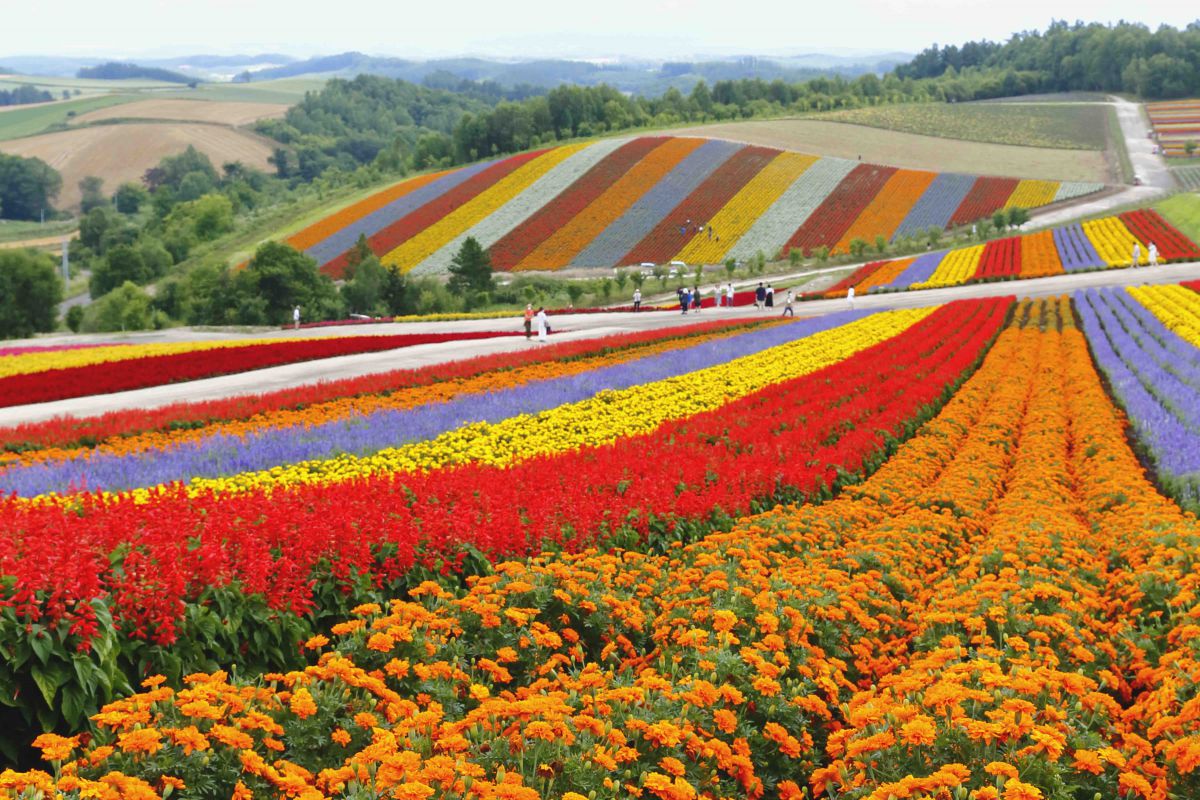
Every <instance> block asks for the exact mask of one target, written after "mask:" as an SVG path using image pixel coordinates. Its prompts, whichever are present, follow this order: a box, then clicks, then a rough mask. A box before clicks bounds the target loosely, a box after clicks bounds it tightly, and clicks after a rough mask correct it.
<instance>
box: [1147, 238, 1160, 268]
mask: <svg viewBox="0 0 1200 800" xmlns="http://www.w3.org/2000/svg"><path fill="white" fill-rule="evenodd" d="M1148 252H1149V256H1150V266H1152V267H1157V266H1158V245H1156V244H1155V243H1154V242H1151V243H1150V249H1149V251H1148Z"/></svg>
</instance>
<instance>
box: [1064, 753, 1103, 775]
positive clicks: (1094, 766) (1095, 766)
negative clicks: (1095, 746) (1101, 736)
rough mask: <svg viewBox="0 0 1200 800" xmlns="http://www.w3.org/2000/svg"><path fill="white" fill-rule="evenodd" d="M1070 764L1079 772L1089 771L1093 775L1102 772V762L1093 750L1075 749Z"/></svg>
mask: <svg viewBox="0 0 1200 800" xmlns="http://www.w3.org/2000/svg"><path fill="white" fill-rule="evenodd" d="M1071 766H1072V767H1074V768H1075V769H1077V770H1079V771H1081V772H1090V773H1092V774H1093V775H1100V774H1102V773H1103V772H1104V764H1103V763H1102V762H1101V761H1100V756H1099V755H1097V754H1096V751H1095V750H1076V751H1075V759H1074V760H1073V761H1072V762H1071Z"/></svg>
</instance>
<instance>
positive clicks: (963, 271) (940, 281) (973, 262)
mask: <svg viewBox="0 0 1200 800" xmlns="http://www.w3.org/2000/svg"><path fill="white" fill-rule="evenodd" d="M983 247H984V246H983V245H981V244H977V245H975V246H974V247H964V248H961V249H959V250H951V251H950V252H949V253H947V254H946V257H945V258H943V259H942V261H941V263H940V264H938V267H937V269H935V270H934V271H933V274H932V275H930V276H929V280H927V281H921V282H919V283H914V284H913V287H912V288H914V289H936V288H938V287H941V286H958V285H960V284H963V283H966V282H967V281H968V280H970V279H971V277H972V276H973V275H974V274H975V270H976V269H978V268H979V259H980V258H981V257H982V256H983Z"/></svg>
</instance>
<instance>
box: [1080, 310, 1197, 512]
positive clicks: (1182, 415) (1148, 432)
mask: <svg viewBox="0 0 1200 800" xmlns="http://www.w3.org/2000/svg"><path fill="white" fill-rule="evenodd" d="M1109 291H1112V290H1109ZM1116 305H1117V307H1116V308H1114V305H1110V304H1109V303H1107V302H1105V300H1104V298H1103V297H1102V293H1101V292H1099V291H1097V290H1095V289H1087V290H1082V291H1078V292H1076V293H1075V306H1076V308H1077V309H1078V310H1079V316H1080V318H1081V319H1082V321H1083V331H1084V334H1085V335H1086V336H1087V338H1088V342H1089V343H1090V344H1091V346H1092V353H1093V355H1094V356H1095V359H1096V362H1097V364H1098V365H1099V366H1100V369H1101V370H1102V371H1103V372H1104V374H1105V375H1106V376H1107V377H1108V382H1109V385H1110V386H1111V387H1112V391H1113V394H1114V395H1116V399H1117V401H1118V402H1119V403H1120V404H1121V406H1122V407H1123V408H1124V409H1125V413H1126V415H1127V416H1128V417H1129V419H1130V421H1131V422H1132V423H1133V428H1134V432H1135V434H1136V437H1137V440H1138V442H1139V443H1140V444H1141V445H1142V447H1143V448H1144V450H1145V451H1146V453H1147V454H1148V455H1149V457H1150V460H1151V461H1152V462H1153V464H1154V467H1155V470H1156V472H1157V473H1158V478H1159V480H1160V482H1161V483H1162V484H1163V486H1164V487H1165V488H1166V489H1167V490H1168V491H1169V492H1171V493H1172V494H1173V495H1174V496H1175V498H1176V499H1177V500H1178V501H1179V502H1181V503H1184V504H1187V505H1195V504H1196V503H1197V502H1198V501H1200V431H1198V430H1197V429H1196V428H1195V427H1193V426H1189V425H1188V424H1187V422H1185V419H1186V418H1190V419H1193V420H1194V419H1196V418H1197V416H1200V392H1197V391H1196V390H1195V389H1194V388H1192V387H1190V386H1188V385H1187V384H1184V383H1182V382H1181V381H1179V380H1178V379H1175V378H1174V376H1172V375H1171V374H1170V373H1169V372H1167V371H1166V370H1165V369H1163V368H1162V366H1161V365H1159V364H1158V363H1157V362H1155V361H1154V359H1153V358H1151V357H1150V356H1149V354H1148V353H1147V352H1146V350H1144V349H1143V348H1142V347H1141V346H1139V344H1138V341H1137V339H1135V338H1134V336H1132V335H1131V334H1130V332H1129V331H1130V329H1131V328H1136V327H1137V320H1136V319H1135V318H1134V317H1133V316H1132V315H1122V311H1121V307H1120V305H1119V304H1116ZM1123 322H1124V323H1126V324H1122V323H1123ZM1126 325H1129V326H1130V327H1126ZM1162 332H1165V333H1168V334H1170V331H1167V329H1166V328H1165V327H1164V328H1163V329H1162ZM1170 335H1171V336H1174V334H1170ZM1161 338H1162V339H1163V341H1166V340H1168V339H1169V338H1170V337H1169V336H1164V337H1161ZM1176 338H1177V337H1176ZM1184 344H1187V343H1186V342H1184ZM1188 346H1189V347H1191V346H1190V345H1188ZM1191 349H1192V355H1191V358H1192V359H1193V360H1195V359H1197V358H1200V352H1197V351H1196V348H1194V347H1193V348H1191ZM1168 387H1170V388H1168Z"/></svg>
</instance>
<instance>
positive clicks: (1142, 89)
mask: <svg viewBox="0 0 1200 800" xmlns="http://www.w3.org/2000/svg"><path fill="white" fill-rule="evenodd" d="M895 74H896V75H897V76H898V77H900V78H904V79H917V80H920V79H933V80H941V81H944V82H947V83H950V84H952V83H954V81H955V80H956V79H959V78H970V77H973V79H974V84H975V89H974V90H973V91H971V92H970V93H969V94H970V95H971V97H970V98H969V99H975V98H977V97H986V96H999V95H1018V94H1029V93H1033V92H1067V91H1098V92H1129V93H1132V94H1137V95H1140V96H1141V97H1144V98H1147V99H1164V98H1172V97H1183V96H1185V95H1192V94H1195V93H1196V91H1197V86H1198V85H1200V23H1197V22H1194V23H1192V24H1190V25H1188V26H1187V27H1186V28H1184V29H1183V30H1179V29H1177V28H1173V27H1171V26H1169V25H1163V26H1161V27H1159V28H1158V29H1157V30H1155V31H1151V30H1150V29H1149V28H1148V27H1146V26H1145V25H1140V24H1133V23H1127V22H1122V23H1119V24H1117V25H1112V26H1109V25H1102V24H1100V23H1091V24H1084V23H1082V22H1076V23H1075V24H1073V25H1069V24H1067V23H1066V22H1062V21H1057V22H1054V23H1052V24H1051V25H1050V27H1049V28H1047V29H1046V31H1045V32H1039V31H1028V32H1024V33H1018V34H1016V35H1014V36H1013V37H1012V38H1011V39H1009V40H1008V41H1007V42H1005V43H1003V44H1000V43H997V42H988V41H981V42H967V43H966V44H964V45H962V46H954V45H950V46H948V47H939V46H938V45H933V46H932V47H930V48H928V49H926V50H924V51H922V52H921V53H920V54H918V55H917V56H916V57H915V58H914V59H913V60H912V61H911V62H909V63H908V64H904V65H901V66H899V67H897V68H896V70H895Z"/></svg>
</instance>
